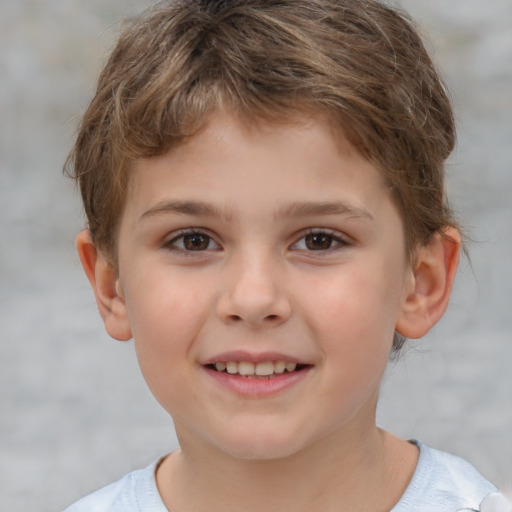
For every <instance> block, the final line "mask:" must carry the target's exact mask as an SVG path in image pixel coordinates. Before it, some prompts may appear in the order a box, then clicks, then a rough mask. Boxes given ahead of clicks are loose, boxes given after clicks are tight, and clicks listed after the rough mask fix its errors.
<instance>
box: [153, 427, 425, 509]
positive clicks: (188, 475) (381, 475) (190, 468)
mask: <svg viewBox="0 0 512 512" xmlns="http://www.w3.org/2000/svg"><path fill="white" fill-rule="evenodd" d="M333 437H334V439H333ZM337 437H338V436H337V435H336V433H333V434H332V435H331V436H327V437H326V438H324V439H322V440H321V441H318V442H317V443H314V444H313V445H311V446H309V447H307V448H306V449H304V450H302V451H300V452H299V453H296V454H294V455H292V456H289V457H284V458H279V459H272V460H245V459H239V458H235V457H231V456H230V455H228V454H225V453H224V452H221V451H219V450H217V449H215V448H213V447H211V446H210V445H208V446H205V445H203V446H199V445H198V443H197V439H195V440H194V442H193V443H188V442H187V440H186V439H182V440H181V444H182V450H181V451H179V452H176V453H174V454H172V455H171V456H169V457H168V458H167V459H166V460H165V461H164V463H162V465H161V467H160V469H159V471H158V474H157V484H158V487H159V491H160V494H161V495H162V498H163V501H164V503H165V504H166V506H167V507H168V508H169V510H172V511H173V512H181V511H187V512H206V511H208V512H221V511H222V512H235V511H236V512H238V511H239V510H244V512H256V511H258V512H259V511H261V509H262V508H263V507H264V508H265V510H266V511H267V512H278V511H279V512H282V510H287V509H288V510H291V509H293V510H294V512H306V511H308V512H311V511H312V510H321V511H322V512H331V511H333V512H334V511H339V510H351V511H353V512H358V511H360V510H361V511H363V510H381V507H382V510H383V511H385V510H390V509H391V508H392V507H393V506H394V504H395V503H396V502H397V501H398V499H399V498H400V496H401V495H402V493H403V492H404V490H405V488H406V486H407V484H408V482H409V481H410V478H411V477H412V473H413V471H414V468H415V466H416V461H417V451H416V448H415V447H413V446H412V445H409V444H408V443H405V442H404V441H400V440H398V439H396V438H394V437H392V436H390V435H389V434H387V433H385V432H383V431H381V430H379V429H377V428H376V427H375V428H372V429H370V430H368V431H366V432H364V433H359V434H358V435H357V437H355V438H354V437H351V442H350V443H347V442H345V443H344V442H343V440H341V439H339V438H337ZM376 497H377V498H376ZM376 499H377V503H378V504H377V505H376V502H375V500H376Z"/></svg>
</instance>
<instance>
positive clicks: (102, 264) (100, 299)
mask: <svg viewBox="0 0 512 512" xmlns="http://www.w3.org/2000/svg"><path fill="white" fill-rule="evenodd" d="M76 249H77V252H78V256H79V258H80V261H81V263H82V267H83V268H84V270H85V273H86V275H87V278H88V279H89V282H90V283H91V286H92V289H93V291H94V295H95V297H96V303H97V304H98V310H99V312H100V315H101V318H102V319H103V323H104V324H105V329H106V331H107V332H108V334H110V336H112V338H115V339H116V340H119V341H127V340H129V339H130V338H131V337H132V333H131V328H130V322H129V319H128V314H127V309H126V304H125V301H124V297H123V294H122V290H121V286H120V285H119V281H118V279H117V275H116V272H115V269H114V268H113V266H112V264H111V263H110V262H108V260H107V259H106V258H105V256H104V255H103V254H101V252H100V251H98V249H97V248H96V246H95V245H94V242H93V240H92V237H91V233H90V231H89V230H83V231H80V233H78V236H77V237H76Z"/></svg>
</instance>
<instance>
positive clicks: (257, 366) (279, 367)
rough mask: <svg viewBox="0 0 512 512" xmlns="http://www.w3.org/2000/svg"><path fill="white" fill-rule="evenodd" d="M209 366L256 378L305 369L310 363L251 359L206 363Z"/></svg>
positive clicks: (225, 371)
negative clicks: (252, 361) (259, 361)
mask: <svg viewBox="0 0 512 512" xmlns="http://www.w3.org/2000/svg"><path fill="white" fill-rule="evenodd" d="M206 366H207V368H210V369H212V370H215V371H217V372H219V373H227V374H229V375H234V376H239V377H247V378H255V379H270V378H272V377H276V376H278V375H283V374H284V373H293V372H298V371H300V370H303V369H305V368H307V367H309V366H310V365H306V364H298V363H292V362H285V361H265V362H262V363H251V362H249V361H226V362H217V363H212V364H208V365H206Z"/></svg>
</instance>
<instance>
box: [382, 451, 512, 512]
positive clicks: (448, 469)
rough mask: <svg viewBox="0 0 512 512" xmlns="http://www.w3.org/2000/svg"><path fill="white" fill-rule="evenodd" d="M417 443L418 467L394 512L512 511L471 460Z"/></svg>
mask: <svg viewBox="0 0 512 512" xmlns="http://www.w3.org/2000/svg"><path fill="white" fill-rule="evenodd" d="M415 443H416V444H417V445H418V447H419V448H420V457H419V460H418V466H417V468H416V471H415V473H414V475H413V478H412V480H411V482H410V484H409V486H408V487H407V489H406V491H405V493H404V495H403V496H402V499H401V500H400V501H399V502H398V504H397V505H396V506H395V507H394V508H393V510H392V512H405V511H410V510H415V512H427V511H428V512H438V511H439V512H441V511H442V512H447V511H450V512H456V511H461V512H462V511H474V512H512V510H511V509H510V508H508V506H507V500H506V499H505V498H504V497H503V496H502V495H501V494H499V493H498V491H497V489H496V487H495V486H494V485H493V484H491V483H490V482H488V481H487V480H486V479H485V478H484V477H483V476H482V475H481V474H480V473H479V472H478V471H477V470H476V469H475V468H474V467H473V466H472V465H471V464H470V463H469V462H467V461H465V460H464V459H462V458H460V457H456V456H455V455H450V454H448V453H445V452H442V451H439V450H435V449H434V448H429V447H428V446H425V445H424V444H422V443H420V442H417V441H416V442H415Z"/></svg>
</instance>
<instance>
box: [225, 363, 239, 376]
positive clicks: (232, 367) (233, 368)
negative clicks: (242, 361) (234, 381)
mask: <svg viewBox="0 0 512 512" xmlns="http://www.w3.org/2000/svg"><path fill="white" fill-rule="evenodd" d="M226 370H227V371H228V373H231V374H234V373H238V363H236V362H235V361H229V363H226Z"/></svg>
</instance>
